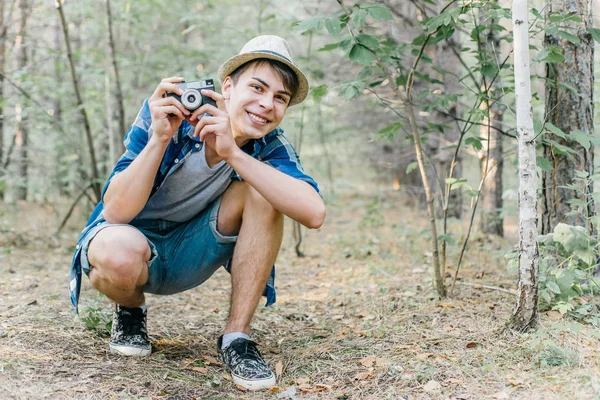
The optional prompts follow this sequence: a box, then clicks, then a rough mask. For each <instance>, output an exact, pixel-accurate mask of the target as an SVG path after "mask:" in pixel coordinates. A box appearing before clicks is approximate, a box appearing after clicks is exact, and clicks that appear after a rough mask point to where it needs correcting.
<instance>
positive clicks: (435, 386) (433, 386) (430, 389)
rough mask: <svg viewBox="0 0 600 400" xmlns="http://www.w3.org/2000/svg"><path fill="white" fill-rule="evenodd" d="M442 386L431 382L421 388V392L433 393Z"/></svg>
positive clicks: (436, 382)
mask: <svg viewBox="0 0 600 400" xmlns="http://www.w3.org/2000/svg"><path fill="white" fill-rule="evenodd" d="M441 388H442V385H440V383H439V382H438V381H434V380H431V381H429V382H427V383H426V384H425V386H423V390H424V391H426V392H434V391H436V390H440V389H441Z"/></svg>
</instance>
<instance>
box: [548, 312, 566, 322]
mask: <svg viewBox="0 0 600 400" xmlns="http://www.w3.org/2000/svg"><path fill="white" fill-rule="evenodd" d="M546 315H547V316H548V318H550V319H554V320H557V319H561V318H562V317H563V316H562V314H561V313H559V312H558V311H548V312H547V313H546Z"/></svg>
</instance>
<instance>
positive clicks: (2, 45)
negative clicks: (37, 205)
mask: <svg viewBox="0 0 600 400" xmlns="http://www.w3.org/2000/svg"><path fill="white" fill-rule="evenodd" d="M7 31H8V24H7V21H5V20H4V1H0V71H2V72H4V70H5V69H4V64H5V63H6V60H5V58H4V57H5V52H6V33H7ZM3 156H4V75H0V166H1V165H2V160H3V159H4V158H3ZM4 190H5V189H4V170H3V169H2V168H0V200H2V199H3V198H4Z"/></svg>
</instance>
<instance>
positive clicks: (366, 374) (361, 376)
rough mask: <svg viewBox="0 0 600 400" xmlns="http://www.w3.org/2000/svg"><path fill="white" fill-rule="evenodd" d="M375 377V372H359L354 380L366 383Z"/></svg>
mask: <svg viewBox="0 0 600 400" xmlns="http://www.w3.org/2000/svg"><path fill="white" fill-rule="evenodd" d="M372 376H373V371H369V372H359V373H358V374H356V376H355V377H354V380H357V381H364V380H367V379H369V378H371V377H372Z"/></svg>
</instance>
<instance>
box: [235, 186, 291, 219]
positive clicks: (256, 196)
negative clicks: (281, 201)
mask: <svg viewBox="0 0 600 400" xmlns="http://www.w3.org/2000/svg"><path fill="white" fill-rule="evenodd" d="M248 214H250V215H254V216H258V217H262V218H265V219H272V220H274V221H276V220H279V219H282V220H283V214H282V213H280V212H279V211H277V210H276V209H275V207H273V206H272V205H271V203H269V202H268V201H267V199H265V198H264V197H263V195H262V194H260V193H258V191H257V190H256V189H254V188H253V187H252V186H250V185H247V188H246V201H245V202H244V215H245V216H246V215H248Z"/></svg>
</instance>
